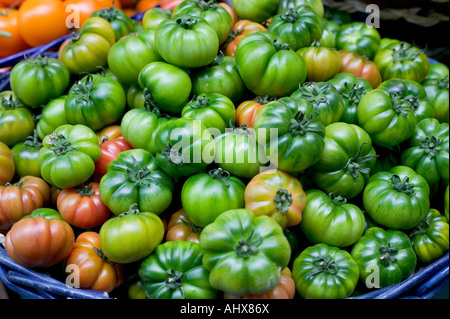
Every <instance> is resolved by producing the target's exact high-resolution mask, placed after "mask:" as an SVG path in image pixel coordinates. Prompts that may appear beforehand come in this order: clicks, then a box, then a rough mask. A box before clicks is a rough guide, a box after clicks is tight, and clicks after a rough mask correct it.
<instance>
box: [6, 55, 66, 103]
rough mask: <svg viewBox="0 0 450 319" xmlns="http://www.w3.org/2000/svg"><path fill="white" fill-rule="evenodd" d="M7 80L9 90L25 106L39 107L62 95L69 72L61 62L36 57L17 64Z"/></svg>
mask: <svg viewBox="0 0 450 319" xmlns="http://www.w3.org/2000/svg"><path fill="white" fill-rule="evenodd" d="M9 79H10V84H11V89H12V90H13V91H14V93H15V94H16V96H17V97H18V98H19V99H20V100H21V101H22V102H23V103H25V105H28V106H30V107H40V106H41V105H43V104H46V103H47V102H48V101H50V100H51V99H54V98H57V97H59V96H60V95H62V94H63V92H64V91H65V90H66V88H67V86H68V85H69V82H70V72H69V70H68V69H67V67H66V66H65V65H64V63H63V62H61V60H59V59H54V58H47V57H45V56H44V57H42V56H40V55H38V56H37V57H36V58H34V59H30V60H25V61H22V62H19V63H17V64H16V65H15V66H14V67H13V69H12V70H11V74H10V77H9Z"/></svg>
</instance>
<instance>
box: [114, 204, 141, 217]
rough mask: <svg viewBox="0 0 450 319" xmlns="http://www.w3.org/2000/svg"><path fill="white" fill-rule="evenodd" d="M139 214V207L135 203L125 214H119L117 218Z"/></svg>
mask: <svg viewBox="0 0 450 319" xmlns="http://www.w3.org/2000/svg"><path fill="white" fill-rule="evenodd" d="M140 213H141V211H140V209H139V205H138V204H137V203H134V204H131V205H130V208H129V209H128V211H127V212H124V213H122V214H120V215H119V217H124V216H127V215H139V214H140Z"/></svg>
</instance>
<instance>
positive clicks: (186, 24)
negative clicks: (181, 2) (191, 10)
mask: <svg viewBox="0 0 450 319" xmlns="http://www.w3.org/2000/svg"><path fill="white" fill-rule="evenodd" d="M175 22H176V23H177V24H178V25H179V26H180V27H182V28H184V29H192V28H193V27H194V26H195V25H196V24H197V20H196V19H194V18H191V17H188V18H187V17H186V18H178V19H176V20H175Z"/></svg>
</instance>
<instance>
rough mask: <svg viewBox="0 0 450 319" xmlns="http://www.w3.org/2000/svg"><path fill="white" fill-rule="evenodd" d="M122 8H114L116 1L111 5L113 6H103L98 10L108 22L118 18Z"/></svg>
mask: <svg viewBox="0 0 450 319" xmlns="http://www.w3.org/2000/svg"><path fill="white" fill-rule="evenodd" d="M120 13H121V12H120V10H119V9H116V8H114V3H113V5H112V6H111V8H103V9H101V10H100V11H99V12H98V15H99V16H100V17H101V18H103V19H105V20H108V22H111V21H113V20H115V19H116V18H117V16H118V15H119V14H120Z"/></svg>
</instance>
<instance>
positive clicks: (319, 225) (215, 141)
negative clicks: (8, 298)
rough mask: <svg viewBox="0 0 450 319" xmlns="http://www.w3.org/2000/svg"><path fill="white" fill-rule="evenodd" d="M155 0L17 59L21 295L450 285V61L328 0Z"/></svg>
mask: <svg viewBox="0 0 450 319" xmlns="http://www.w3.org/2000/svg"><path fill="white" fill-rule="evenodd" d="M95 1H99V0H95ZM27 2H30V3H32V2H35V1H34V0H28V1H25V2H24V3H22V4H21V6H20V8H23V7H24V6H26V5H27ZM40 2H41V3H45V4H46V5H50V4H51V5H55V3H54V2H58V5H61V3H62V1H57V0H46V1H40ZM65 2H76V1H70V0H66V1H65ZM81 2H83V1H79V3H80V4H81ZM144 2H145V1H143V0H141V1H139V2H136V1H128V2H127V1H122V3H121V7H116V6H117V4H118V3H120V2H119V1H116V2H115V3H113V6H111V4H109V5H108V6H106V7H102V8H98V10H94V11H92V12H91V11H86V12H89V14H86V16H85V18H84V20H83V21H82V23H80V25H79V28H72V29H71V30H70V32H66V31H65V32H64V33H63V34H62V35H60V36H58V37H55V38H54V39H47V40H45V41H46V42H44V43H39V45H36V46H34V47H33V48H31V49H29V50H30V51H25V52H28V53H27V54H26V55H24V54H23V53H24V51H21V52H20V53H16V54H12V55H8V56H7V57H5V58H4V59H2V60H0V68H8V69H7V70H4V71H3V73H1V75H0V76H1V78H0V80H1V83H0V84H1V86H0V239H1V240H0V279H1V280H2V281H3V283H4V284H5V286H6V287H8V289H9V290H10V291H12V292H15V293H17V294H18V295H20V296H22V297H26V298H32V299H61V298H75V299H105V298H106V299H110V298H117V299H122V298H128V299H217V300H219V299H221V300H223V299H291V300H295V299H297V300H298V299H429V298H432V297H434V296H435V295H436V294H437V293H438V292H439V291H440V290H441V289H442V288H443V287H444V286H445V285H447V284H448V278H449V277H448V276H449V275H448V271H449V270H448V263H449V262H448V258H449V256H448V249H449V217H448V211H449V210H448V207H449V186H448V182H449V162H448V153H449V119H448V114H449V103H448V89H449V88H448V77H449V75H448V74H449V71H448V67H447V66H446V65H444V64H442V63H440V62H439V61H435V60H433V59H431V58H430V57H429V56H427V54H426V52H425V51H424V50H423V49H421V48H419V47H417V46H415V45H413V44H411V43H408V42H405V41H402V40H401V39H392V38H384V37H383V36H382V29H380V30H378V29H375V28H373V27H370V26H367V25H366V24H365V23H364V22H360V21H351V22H349V23H345V24H338V23H336V22H334V21H333V20H330V19H327V18H325V17H324V6H323V3H322V2H321V1H320V0H295V1H294V0H291V1H280V2H279V1H278V0H262V1H261V0H258V1H256V0H245V1H244V0H234V1H232V5H230V3H226V2H218V1H214V0H185V1H163V0H161V1H158V3H157V4H156V2H151V1H149V2H145V5H144ZM83 3H90V4H93V3H94V0H91V1H84V2H83ZM139 4H141V8H144V7H145V9H138V5H139ZM19 10H20V9H19ZM90 10H92V7H91V9H90ZM126 10H129V11H126ZM19 15H20V13H19ZM65 17H66V16H65ZM71 21H72V22H74V20H71ZM54 31H55V32H56V30H54ZM10 33H11V32H10ZM32 38H33V39H34V40H36V41H37V40H38V39H37V38H36V37H32Z"/></svg>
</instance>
